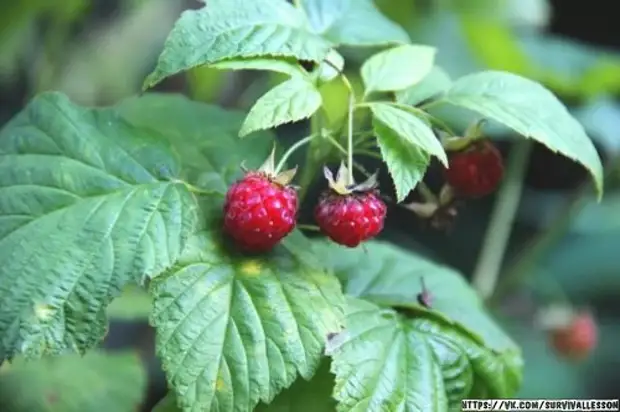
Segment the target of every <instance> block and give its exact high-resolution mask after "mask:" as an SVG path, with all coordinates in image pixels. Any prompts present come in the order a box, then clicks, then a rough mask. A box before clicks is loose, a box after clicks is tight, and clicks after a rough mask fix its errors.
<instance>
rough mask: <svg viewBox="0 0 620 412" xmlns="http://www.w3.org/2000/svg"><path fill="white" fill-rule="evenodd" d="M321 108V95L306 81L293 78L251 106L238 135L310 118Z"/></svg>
mask: <svg viewBox="0 0 620 412" xmlns="http://www.w3.org/2000/svg"><path fill="white" fill-rule="evenodd" d="M320 107H321V93H320V92H319V91H318V90H317V88H316V86H315V85H314V84H313V83H311V82H310V81H308V80H307V79H303V78H297V77H294V78H291V79H289V80H287V81H285V82H283V83H281V84H279V85H277V86H276V87H274V88H273V89H271V90H269V91H268V92H267V93H265V94H264V95H263V96H262V97H261V98H260V99H258V101H257V102H256V103H255V104H254V106H252V109H250V112H249V113H248V117H247V118H246V119H245V121H244V122H243V126H241V130H240V131H239V136H245V135H248V134H250V133H252V132H254V131H256V130H265V129H269V128H272V127H275V126H278V125H281V124H285V123H291V122H294V121H298V120H303V119H307V118H309V117H310V116H312V115H313V114H314V113H315V112H316V111H317V110H318V109H319V108H320Z"/></svg>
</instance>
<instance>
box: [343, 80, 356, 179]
mask: <svg viewBox="0 0 620 412" xmlns="http://www.w3.org/2000/svg"><path fill="white" fill-rule="evenodd" d="M340 78H341V79H342V82H343V83H344V85H345V86H346V87H347V89H348V90H349V110H348V118H347V168H348V169H349V170H348V171H349V176H348V177H349V182H348V183H349V184H353V111H354V110H355V92H354V91H353V86H352V85H351V82H350V81H349V79H347V76H345V75H344V73H343V74H341V75H340Z"/></svg>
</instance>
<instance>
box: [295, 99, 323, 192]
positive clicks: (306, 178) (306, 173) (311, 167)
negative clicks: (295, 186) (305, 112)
mask: <svg viewBox="0 0 620 412" xmlns="http://www.w3.org/2000/svg"><path fill="white" fill-rule="evenodd" d="M320 116H321V112H320V111H318V112H317V113H316V114H315V115H314V116H312V117H311V118H310V135H311V136H316V135H318V134H319V133H320V131H321V118H320ZM317 141H319V139H315V140H312V141H311V142H310V145H309V146H308V150H307V152H306V161H305V162H304V167H303V170H302V172H301V177H300V178H299V186H300V188H299V191H298V192H297V195H298V197H299V202H300V203H301V202H303V200H304V198H305V197H306V193H308V187H309V186H310V184H311V183H312V179H314V177H315V176H316V172H317V167H316V164H315V162H314V149H315V147H314V146H315V144H316V142H317Z"/></svg>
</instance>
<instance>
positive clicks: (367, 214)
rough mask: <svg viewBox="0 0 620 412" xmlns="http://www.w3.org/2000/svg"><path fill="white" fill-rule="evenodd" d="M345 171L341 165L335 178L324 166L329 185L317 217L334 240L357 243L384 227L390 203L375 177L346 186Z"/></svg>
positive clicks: (318, 206) (317, 210)
mask: <svg viewBox="0 0 620 412" xmlns="http://www.w3.org/2000/svg"><path fill="white" fill-rule="evenodd" d="M344 173H347V170H346V168H345V167H344V166H341V168H340V171H339V172H338V177H337V178H336V180H335V181H334V179H333V176H332V174H331V172H330V171H329V170H328V169H325V175H326V177H327V180H328V181H329V182H330V188H329V189H328V190H326V191H325V192H323V194H322V195H321V197H320V199H319V203H318V204H317V206H316V208H315V210H314V218H315V220H316V222H317V224H318V225H319V228H320V229H321V231H322V232H323V233H324V234H325V235H327V236H328V237H329V238H330V239H331V240H333V241H334V242H336V243H338V244H341V245H344V246H348V247H356V246H358V245H359V244H360V243H362V242H363V241H365V240H368V239H370V238H372V237H374V236H376V235H378V234H379V233H380V232H381V230H383V222H384V220H385V216H386V213H387V207H386V205H385V203H384V202H383V201H382V200H381V198H380V197H379V192H378V191H377V190H376V189H375V187H376V177H374V178H371V179H369V181H368V182H365V183H363V184H361V185H354V184H353V185H348V186H349V187H348V188H345V186H344V185H343V184H342V182H343V179H344V178H343V177H342V176H343V174H344Z"/></svg>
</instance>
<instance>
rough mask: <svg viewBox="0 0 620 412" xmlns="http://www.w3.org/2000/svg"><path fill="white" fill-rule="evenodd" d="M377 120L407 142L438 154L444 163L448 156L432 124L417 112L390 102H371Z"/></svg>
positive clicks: (446, 162) (432, 153)
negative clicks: (418, 115) (426, 121)
mask: <svg viewBox="0 0 620 412" xmlns="http://www.w3.org/2000/svg"><path fill="white" fill-rule="evenodd" d="M369 106H370V110H371V111H372V114H373V116H374V119H375V120H378V121H380V122H381V123H383V124H385V125H386V126H387V127H389V128H390V129H392V131H393V132H394V133H396V134H397V135H398V136H400V138H401V139H402V140H403V142H404V143H405V144H409V145H413V146H416V147H419V148H421V149H423V150H425V151H427V152H428V153H430V154H431V155H433V156H436V157H437V158H438V159H439V160H440V161H441V162H442V163H443V164H444V165H447V164H448V157H447V155H446V152H445V151H444V149H443V146H442V145H441V143H440V142H439V139H437V137H436V136H435V133H433V130H432V129H431V128H430V126H429V125H428V124H427V123H425V122H424V120H422V119H420V118H419V117H417V116H416V115H415V114H413V113H411V112H410V111H408V110H406V109H405V108H401V107H398V106H397V105H393V104H390V103H369Z"/></svg>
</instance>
